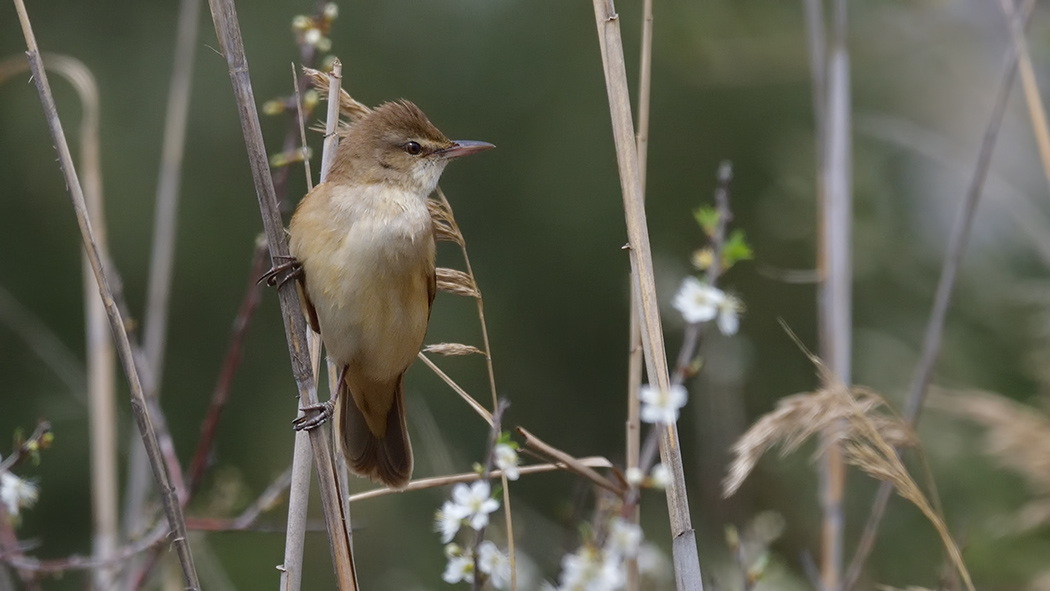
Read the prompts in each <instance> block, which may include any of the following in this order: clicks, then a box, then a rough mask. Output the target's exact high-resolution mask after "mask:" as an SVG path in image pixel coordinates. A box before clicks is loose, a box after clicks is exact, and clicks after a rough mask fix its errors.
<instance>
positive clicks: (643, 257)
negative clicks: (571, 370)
mask: <svg viewBox="0 0 1050 591" xmlns="http://www.w3.org/2000/svg"><path fill="white" fill-rule="evenodd" d="M593 4H594V17H595V24H596V26H597V30H598V38H599V41H600V43H599V45H600V47H601V50H602V64H603V68H604V72H605V82H606V91H607V93H608V95H609V112H610V115H611V117H612V123H613V138H614V140H615V144H616V161H617V165H618V168H619V171H620V187H621V191H622V193H623V200H624V214H625V218H626V222H627V235H628V240H629V243H630V259H631V268H632V272H633V276H634V277H635V281H636V282H637V284H638V287H639V289H638V292H639V295H640V300H641V301H640V304H641V309H642V317H641V321H642V342H643V345H644V351H645V363H646V369H647V371H648V374H649V379H650V380H655V381H656V387H657V388H660V389H662V390H666V389H669V388H670V385H671V384H670V379H669V376H668V373H667V359H666V352H665V349H664V341H663V331H662V328H661V326H660V313H659V309H658V306H657V299H656V282H655V279H654V277H653V261H652V252H651V250H650V247H649V234H648V230H647V229H646V221H645V205H644V203H643V201H642V195H641V183H640V179H639V176H638V153H637V150H636V147H635V142H634V139H633V137H634V125H633V123H632V122H631V108H630V97H629V96H628V90H627V71H626V66H625V64H624V58H623V40H622V39H621V37H620V26H619V25H620V23H619V19H618V17H617V15H616V14H615V12H614V10H615V9H614V8H613V6H612V0H594V1H593ZM660 452H661V456H662V458H663V460H664V465H666V466H667V468H668V471H669V472H670V474H671V482H670V484H669V486H668V487H667V507H668V514H669V517H670V521H671V536H672V540H673V544H672V554H673V556H674V567H675V581H676V583H677V587H678V590H679V591H684V590H685V589H697V590H698V589H702V588H703V582H702V579H701V574H700V560H699V556H698V555H697V550H696V532H695V531H694V530H693V526H692V522H691V519H690V517H689V501H688V498H687V496H686V488H685V475H684V473H683V470H682V455H681V445H680V442H679V440H678V429H677V426H675V425H671V426H669V427H668V428H667V429H664V430H662V435H661V438H660Z"/></svg>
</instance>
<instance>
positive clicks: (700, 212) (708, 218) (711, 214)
mask: <svg viewBox="0 0 1050 591" xmlns="http://www.w3.org/2000/svg"><path fill="white" fill-rule="evenodd" d="M693 216H694V217H696V223H698V224H700V229H701V230H703V231H704V234H707V236H708V238H712V237H714V235H715V229H716V228H718V210H717V209H715V208H714V207H712V206H710V205H704V206H703V207H700V208H699V209H697V210H695V211H694V212H693Z"/></svg>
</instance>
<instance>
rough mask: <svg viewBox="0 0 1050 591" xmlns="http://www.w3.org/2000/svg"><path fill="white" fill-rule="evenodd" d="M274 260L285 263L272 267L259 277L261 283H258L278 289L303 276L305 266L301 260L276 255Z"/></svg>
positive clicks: (289, 256)
mask: <svg viewBox="0 0 1050 591" xmlns="http://www.w3.org/2000/svg"><path fill="white" fill-rule="evenodd" d="M273 258H274V260H275V261H277V260H282V261H284V262H282V263H279V264H275V265H274V266H272V267H270V270H269V271H267V272H265V273H263V274H262V277H259V281H257V282H256V283H262V282H263V281H265V282H266V285H269V286H270V287H277V288H278V289H279V288H280V287H281V286H282V285H284V284H285V283H288V282H289V281H291V280H292V279H300V278H302V276H303V264H302V263H300V262H299V259H297V258H295V257H293V256H291V255H280V254H279V255H275V256H274V257H273Z"/></svg>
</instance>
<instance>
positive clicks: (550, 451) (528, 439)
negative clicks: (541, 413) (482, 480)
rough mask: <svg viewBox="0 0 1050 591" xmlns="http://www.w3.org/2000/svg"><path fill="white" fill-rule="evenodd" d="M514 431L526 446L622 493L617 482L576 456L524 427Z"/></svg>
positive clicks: (617, 493) (605, 486)
mask: <svg viewBox="0 0 1050 591" xmlns="http://www.w3.org/2000/svg"><path fill="white" fill-rule="evenodd" d="M516 431H517V432H518V435H521V436H522V438H523V439H524V443H525V446H526V447H528V448H531V449H533V450H534V451H536V452H539V453H540V454H541V455H544V456H546V457H548V458H551V459H552V460H554V461H555V462H557V463H561V464H565V466H566V467H567V469H568V470H571V471H572V472H575V473H577V474H579V475H580V476H582V477H584V478H586V479H587V480H590V481H591V482H593V483H594V484H597V485H598V486H600V487H602V488H604V489H606V490H609V491H611V492H613V493H614V494H616V495H617V496H622V495H623V493H624V488H623V486H622V485H620V484H619V483H616V482H613V481H611V480H609V479H608V478H606V477H604V476H602V475H601V474H599V473H597V472H595V471H594V469H593V468H590V467H589V466H586V465H584V464H582V463H581V462H580V461H579V460H577V459H576V458H574V457H572V456H570V455H569V454H567V453H565V452H563V451H561V450H560V449H558V448H556V447H554V446H552V445H550V444H548V443H546V442H545V441H543V440H542V439H540V438H539V437H536V436H535V435H533V434H532V433H530V432H529V431H528V430H527V429H525V428H524V427H518V428H517V429H516Z"/></svg>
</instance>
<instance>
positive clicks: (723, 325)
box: [718, 295, 744, 336]
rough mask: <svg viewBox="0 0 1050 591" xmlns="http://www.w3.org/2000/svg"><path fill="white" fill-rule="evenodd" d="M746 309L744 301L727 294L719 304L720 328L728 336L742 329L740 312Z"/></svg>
mask: <svg viewBox="0 0 1050 591" xmlns="http://www.w3.org/2000/svg"><path fill="white" fill-rule="evenodd" d="M743 309H744V302H741V301H740V298H738V297H736V296H731V295H729V296H726V297H725V299H723V300H722V301H721V302H720V303H719V304H718V330H720V331H722V334H724V335H726V336H733V335H735V334H736V331H737V330H739V329H740V312H741V311H743Z"/></svg>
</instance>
